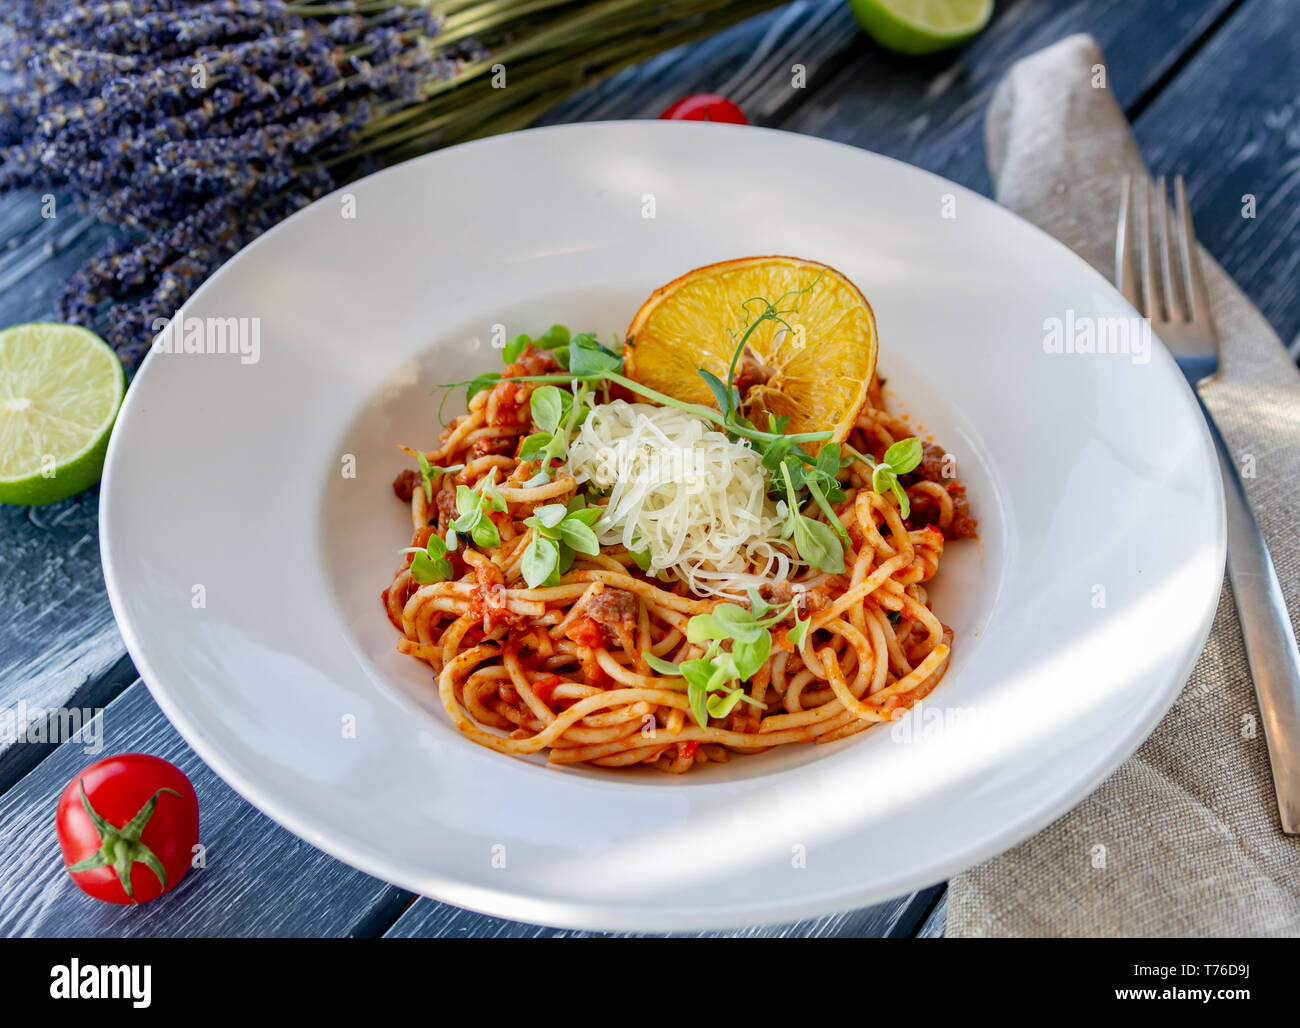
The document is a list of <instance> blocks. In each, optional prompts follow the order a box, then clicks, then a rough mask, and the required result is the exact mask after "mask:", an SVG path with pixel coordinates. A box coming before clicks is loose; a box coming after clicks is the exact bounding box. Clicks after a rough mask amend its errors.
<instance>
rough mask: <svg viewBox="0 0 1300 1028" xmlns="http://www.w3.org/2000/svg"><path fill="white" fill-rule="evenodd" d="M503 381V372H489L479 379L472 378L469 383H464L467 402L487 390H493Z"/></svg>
mask: <svg viewBox="0 0 1300 1028" xmlns="http://www.w3.org/2000/svg"><path fill="white" fill-rule="evenodd" d="M500 381H501V372H499V371H489V372H487V373H486V374H483V375H479V376H478V377H477V378H471V379H470V380H469V381H468V382H466V383H463V384H464V385H465V386H466V389H465V402H466V403H468V402H469V401H470V400H472V399H474V397H475V396H477V395H478V394H479V393H481V392H483V390H485V389H491V388H492V387H493V386H494V385H496V384H497V383H498V382H500Z"/></svg>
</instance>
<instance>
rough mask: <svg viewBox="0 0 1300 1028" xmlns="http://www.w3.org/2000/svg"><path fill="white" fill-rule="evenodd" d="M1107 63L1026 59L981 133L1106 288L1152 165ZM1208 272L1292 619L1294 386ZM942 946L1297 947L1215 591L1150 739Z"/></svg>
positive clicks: (1070, 54) (1215, 397) (1299, 540)
mask: <svg viewBox="0 0 1300 1028" xmlns="http://www.w3.org/2000/svg"><path fill="white" fill-rule="evenodd" d="M1102 66H1103V58H1102V55H1101V52H1100V50H1098V48H1097V45H1096V43H1095V42H1094V41H1093V40H1092V39H1091V38H1089V37H1087V36H1071V37H1069V38H1068V39H1064V40H1062V41H1061V42H1059V43H1056V44H1054V45H1053V46H1051V47H1048V48H1047V49H1046V50H1043V51H1040V52H1039V53H1037V54H1034V55H1032V56H1030V57H1027V58H1025V59H1024V60H1022V61H1019V62H1018V63H1017V64H1015V65H1014V66H1013V67H1012V68H1011V70H1010V72H1009V73H1008V74H1007V76H1006V78H1005V80H1004V81H1003V82H1002V83H1001V84H1000V85H999V87H998V89H997V91H996V93H995V94H994V96H993V99H992V102H991V104H990V107H989V112H988V118H987V126H986V127H987V140H988V158H989V166H990V169H991V171H992V175H993V179H994V181H995V182H996V183H997V199H998V200H999V202H1001V203H1003V204H1005V205H1006V206H1007V207H1009V208H1011V209H1012V210H1014V211H1016V212H1017V213H1019V214H1021V215H1022V216H1024V217H1025V218H1027V219H1028V220H1030V221H1032V222H1034V223H1036V224H1038V225H1039V226H1041V227H1042V228H1044V229H1046V230H1047V231H1048V232H1050V233H1052V234H1053V235H1054V236H1056V237H1057V238H1059V239H1060V240H1062V241H1063V242H1064V243H1066V244H1067V245H1069V246H1070V247H1072V248H1073V249H1074V250H1076V251H1077V252H1078V253H1079V254H1080V255H1081V256H1083V257H1084V258H1085V259H1087V260H1088V261H1089V262H1090V263H1091V264H1093V266H1095V267H1096V268H1097V269H1098V270H1099V271H1101V272H1102V273H1103V274H1105V275H1106V277H1107V278H1112V277H1113V274H1114V236H1115V218H1116V214H1117V211H1118V205H1119V183H1120V180H1121V176H1122V175H1123V173H1124V172H1133V173H1137V174H1143V173H1145V166H1144V164H1143V162H1142V158H1141V155H1140V154H1139V153H1138V150H1137V146H1136V144H1135V143H1134V141H1133V137H1132V135H1131V134H1130V132H1129V127H1128V124H1127V121H1126V120H1125V117H1124V114H1123V112H1122V111H1121V110H1120V108H1119V106H1118V105H1117V104H1116V102H1115V99H1114V97H1113V95H1112V94H1111V92H1110V90H1109V89H1108V88H1096V87H1095V85H1094V80H1095V76H1096V75H1097V73H1098V69H1100V68H1102ZM1173 170H1177V169H1173ZM1194 207H1195V199H1194V198H1193V208H1194ZM1206 216H1209V215H1206ZM1213 216H1215V217H1229V216H1233V215H1232V214H1231V213H1224V212H1222V211H1219V212H1216V213H1215V214H1214V215H1213ZM1202 263H1203V265H1204V269H1205V275H1206V279H1207V281H1208V284H1209V290H1210V294H1211V296H1212V298H1213V302H1214V317H1215V321H1216V324H1217V326H1218V328H1219V333H1220V336H1221V338H1222V350H1223V352H1222V365H1221V373H1220V377H1219V380H1217V381H1216V382H1214V383H1213V384H1211V385H1208V386H1206V387H1203V390H1202V395H1203V396H1204V397H1205V400H1206V403H1207V404H1208V406H1209V407H1210V409H1211V410H1212V411H1213V412H1214V414H1215V417H1216V418H1217V420H1218V423H1219V426H1220V428H1221V430H1222V432H1223V435H1224V437H1225V438H1226V439H1227V441H1228V445H1229V447H1230V448H1231V450H1232V451H1233V453H1234V454H1235V455H1236V456H1237V458H1238V460H1239V461H1240V460H1242V459H1243V458H1244V457H1245V456H1246V455H1252V456H1253V457H1254V458H1255V467H1256V469H1257V474H1256V477H1254V478H1251V479H1247V480H1246V483H1245V484H1246V490H1247V492H1248V493H1249V495H1250V499H1251V502H1252V504H1253V505H1254V508H1255V511H1256V514H1257V516H1258V518H1259V521H1260V524H1261V526H1262V527H1263V530H1264V535H1265V537H1266V538H1267V540H1268V545H1269V548H1270V550H1271V551H1272V555H1273V561H1274V563H1275V565H1276V566H1277V571H1278V576H1279V577H1280V578H1281V581H1282V588H1283V590H1284V592H1285V593H1286V597H1287V602H1288V604H1289V606H1290V610H1291V612H1292V621H1293V623H1294V622H1295V620H1296V619H1295V615H1296V613H1297V612H1300V532H1297V526H1300V374H1297V371H1296V368H1295V365H1293V364H1292V363H1291V361H1290V359H1289V358H1288V356H1287V353H1286V349H1285V348H1284V347H1283V345H1282V342H1281V341H1280V340H1279V339H1278V337H1277V336H1276V335H1275V334H1274V332H1273V330H1272V329H1271V328H1270V327H1269V325H1268V323H1267V322H1266V321H1265V320H1264V318H1263V316H1262V315H1261V314H1260V313H1259V311H1257V310H1256V309H1255V308H1254V307H1253V306H1252V305H1251V303H1250V302H1249V301H1248V300H1247V299H1246V298H1245V296H1244V295H1243V294H1242V293H1241V291H1240V290H1239V289H1238V288H1237V287H1236V285H1235V284H1234V283H1233V282H1232V280H1231V279H1229V278H1228V277H1227V275H1226V274H1224V272H1223V270H1222V269H1221V268H1220V267H1219V266H1218V265H1217V264H1216V263H1214V261H1213V260H1210V259H1208V258H1207V257H1206V256H1205V254H1204V253H1202ZM1152 527H1153V528H1156V527H1157V526H1152ZM1252 729H1253V730H1252ZM1098 847H1105V849H1104V851H1102V850H1100V849H1098ZM1097 857H1103V858H1104V859H1102V860H1100V861H1098V860H1097V859H1096V858H1097ZM1097 863H1102V864H1104V866H1095V864H1097ZM947 933H948V935H950V936H1026V935H1028V936H1238V935H1296V934H1300V838H1289V837H1287V836H1284V835H1283V834H1282V832H1281V828H1280V827H1279V823H1278V816H1277V807H1276V803H1275V800H1274V795H1273V786H1272V779H1271V777H1270V772H1269V764H1268V755H1267V751H1266V749H1265V741H1264V735H1263V728H1262V725H1261V724H1260V721H1259V710H1258V706H1257V704H1256V700H1255V693H1254V689H1253V686H1252V684H1251V679H1250V673H1249V670H1248V667H1247V664H1246V656H1245V653H1244V652H1243V650H1242V643H1241V628H1240V625H1239V623H1238V621H1237V616H1236V611H1235V609H1234V608H1233V605H1232V596H1231V591H1230V589H1229V587H1228V586H1227V584H1226V583H1225V585H1224V589H1223V595H1222V596H1221V597H1220V601H1219V610H1218V615H1217V617H1216V619H1215V622H1214V628H1213V630H1212V632H1211V634H1210V639H1209V642H1208V644H1207V645H1206V648H1205V652H1204V653H1202V654H1201V659H1200V661H1199V662H1198V663H1197V665H1196V668H1195V670H1194V671H1193V672H1192V676H1191V678H1190V680H1189V681H1188V683H1187V685H1186V686H1185V687H1184V689H1183V691H1182V693H1181V695H1180V696H1179V697H1178V699H1177V701H1176V702H1175V703H1174V706H1173V707H1172V708H1171V709H1170V711H1169V713H1168V714H1166V715H1165V718H1164V720H1163V721H1162V722H1161V723H1160V725H1159V727H1158V728H1156V730H1155V732H1154V733H1153V734H1152V736H1151V737H1150V738H1149V739H1148V740H1147V741H1146V742H1145V743H1144V744H1143V745H1142V747H1141V749H1139V750H1138V752H1137V754H1136V755H1135V756H1133V757H1132V758H1131V759H1130V760H1129V761H1128V762H1127V763H1125V764H1124V765H1123V766H1122V767H1120V768H1119V770H1117V771H1116V772H1115V773H1114V775H1112V776H1111V777H1110V778H1109V779H1108V780H1107V781H1106V782H1105V783H1104V784H1103V785H1102V786H1101V787H1100V788H1099V789H1098V790H1097V791H1096V792H1095V793H1093V794H1092V795H1091V796H1089V797H1088V798H1087V799H1086V800H1084V802H1083V803H1081V804H1079V806H1077V807H1075V808H1074V810H1072V811H1070V812H1069V813H1068V814H1066V815H1065V816H1064V817H1062V818H1061V819H1060V820H1058V821H1056V822H1055V823H1054V824H1052V825H1050V826H1049V827H1048V828H1046V829H1045V830H1043V831H1042V832H1040V833H1039V834H1038V835H1036V836H1034V837H1033V838H1031V839H1029V840H1027V841H1025V842H1023V843H1021V844H1020V845H1019V846H1016V847H1015V848H1014V849H1011V850H1009V851H1008V852H1006V853H1004V854H1002V855H1001V856H998V857H995V858H994V859H993V860H990V861H988V862H987V863H985V864H982V865H980V866H979V867H976V868H973V869H971V870H969V871H966V872H964V873H962V874H960V875H958V876H956V877H955V878H954V879H953V880H952V882H951V884H950V888H949V893H948V925H947Z"/></svg>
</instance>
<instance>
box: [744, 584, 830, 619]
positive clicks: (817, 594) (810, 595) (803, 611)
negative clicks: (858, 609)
mask: <svg viewBox="0 0 1300 1028" xmlns="http://www.w3.org/2000/svg"><path fill="white" fill-rule="evenodd" d="M758 595H759V596H761V597H762V598H763V599H765V600H767V602H768V603H770V604H771V605H772V606H773V607H776V608H777V609H778V610H780V609H781V608H782V607H784V606H786V605H787V604H788V603H789V602H790V601H791V600H794V601H795V605H794V612H795V614H796V615H797V616H798V617H801V618H806V617H808V616H809V615H811V614H816V613H817V612H818V611H819V610H823V609H824V608H826V607H827V606H829V604H830V599H829V598H828V597H827V596H826V593H825V592H824V591H823V590H821V589H819V588H818V589H796V588H795V587H794V586H793V585H791V584H790V583H789V582H787V581H785V580H784V579H782V580H781V581H779V582H764V583H763V584H762V585H760V586H759V587H758Z"/></svg>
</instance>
